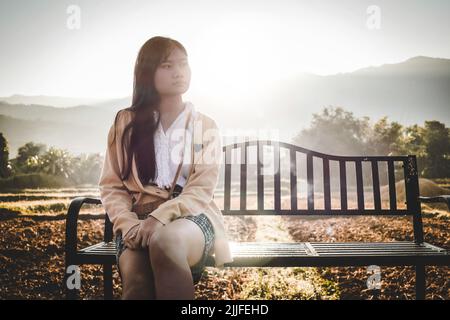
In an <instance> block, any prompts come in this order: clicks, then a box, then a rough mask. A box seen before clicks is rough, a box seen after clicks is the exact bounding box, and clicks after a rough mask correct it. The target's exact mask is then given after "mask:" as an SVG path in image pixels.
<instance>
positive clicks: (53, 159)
mask: <svg viewBox="0 0 450 320" xmlns="http://www.w3.org/2000/svg"><path fill="white" fill-rule="evenodd" d="M39 163H40V171H42V172H44V173H47V174H51V175H57V176H64V177H66V178H68V177H69V176H71V175H72V172H73V166H72V165H73V158H72V157H71V156H70V154H69V152H68V151H67V150H63V149H57V148H55V147H51V148H50V149H49V150H48V151H47V152H46V153H45V154H43V155H42V156H41V157H40V160H39Z"/></svg>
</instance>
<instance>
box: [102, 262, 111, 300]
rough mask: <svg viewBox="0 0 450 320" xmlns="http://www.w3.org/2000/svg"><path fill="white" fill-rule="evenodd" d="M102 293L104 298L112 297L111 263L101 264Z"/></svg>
mask: <svg viewBox="0 0 450 320" xmlns="http://www.w3.org/2000/svg"><path fill="white" fill-rule="evenodd" d="M103 294H104V297H105V300H112V299H113V279H112V265H111V264H104V265H103Z"/></svg>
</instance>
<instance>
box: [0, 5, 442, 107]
mask: <svg viewBox="0 0 450 320" xmlns="http://www.w3.org/2000/svg"><path fill="white" fill-rule="evenodd" d="M70 5H76V6H77V8H79V9H80V16H79V17H80V20H79V21H80V28H79V29H71V28H69V27H68V20H69V22H73V21H74V20H71V18H73V17H74V14H73V13H72V12H69V13H68V12H67V10H68V8H69V7H70ZM371 5H375V6H377V8H379V13H380V15H379V17H380V19H379V20H373V19H376V13H374V11H370V13H368V12H367V10H368V8H369V6H371ZM368 20H369V25H371V26H374V25H375V26H376V25H377V24H376V23H377V21H379V26H380V28H379V29H377V28H375V29H374V28H370V27H368ZM374 21H375V24H374ZM449 21H450V1H448V0H442V1H437V0H434V1H433V0H427V1H425V0H423V1H418V0H404V1H403V0H402V1H398V0H395V1H394V0H387V1H380V0H375V1H374V0H371V1H365V0H353V1H344V0H340V1H336V0H330V1H317V0H315V1H300V0H292V1H288V0H264V1H261V0H258V1H253V0H252V1H243V0H241V1H236V0H219V1H218V0H209V1H195V0H189V1H173V0H172V1H171V0H164V1H156V0H151V1H129V0H127V1H122V0H120V1H112V0H108V1H106V0H105V1H94V0H88V1H76V0H71V1H62V0H53V1H37V0H30V1H20V0H1V2H0V26H1V27H0V37H1V50H0V70H1V78H0V96H9V95H12V94H26V95H41V94H42V95H56V96H69V97H98V98H116V97H123V96H127V95H130V94H131V89H132V73H133V66H134V61H135V59H136V55H137V52H138V50H139V48H140V47H141V45H142V44H143V43H144V42H145V41H146V40H147V39H149V38H151V37H153V36H156V35H161V36H168V37H171V38H174V39H177V40H178V41H180V42H181V43H182V44H183V45H184V46H185V47H186V49H187V51H188V55H189V62H190V65H191V69H192V81H191V87H190V90H192V91H194V92H197V93H199V92H208V93H209V94H214V92H223V91H224V90H230V91H233V92H235V93H238V94H239V93H241V94H245V93H246V92H248V90H251V88H252V86H259V87H261V86H265V85H270V84H271V83H273V82H275V81H277V80H280V79H282V78H284V77H289V76H291V75H293V74H296V73H299V72H312V73H316V74H322V75H326V74H333V73H338V72H349V71H353V70H355V69H358V68H361V67H366V66H369V65H380V64H384V63H395V62H400V61H404V60H406V59H408V58H410V57H413V56H417V55H426V56H431V57H443V58H450V42H449V41H448V35H449V34H450V23H449ZM277 83H280V82H279V81H278V82H277Z"/></svg>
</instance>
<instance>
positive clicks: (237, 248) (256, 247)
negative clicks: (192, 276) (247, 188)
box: [77, 241, 450, 267]
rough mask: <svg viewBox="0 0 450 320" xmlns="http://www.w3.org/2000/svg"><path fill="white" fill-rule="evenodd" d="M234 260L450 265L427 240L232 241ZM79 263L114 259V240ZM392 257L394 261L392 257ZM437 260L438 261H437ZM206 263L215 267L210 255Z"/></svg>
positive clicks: (83, 253) (88, 251) (449, 256)
mask: <svg viewBox="0 0 450 320" xmlns="http://www.w3.org/2000/svg"><path fill="white" fill-rule="evenodd" d="M230 249H231V252H232V255H233V258H234V262H233V263H231V264H227V265H226V266H230V267H231V266H234V267H238V266H243V267H244V266H254V267H258V266H261V267H263V266H307V265H308V264H309V265H310V266H321V265H324V266H325V265H330V266H332V265H342V266H345V265H365V263H380V264H381V263H382V264H385V265H390V264H391V263H392V265H395V264H398V263H401V262H404V263H405V265H406V264H413V263H414V262H416V261H417V259H433V261H437V262H438V264H440V263H442V264H444V265H445V264H448V263H449V261H450V252H448V251H447V250H445V249H443V248H439V247H436V246H434V245H430V244H428V243H422V244H416V243H414V242H408V241H398V242H366V243H365V242H328V243H324V242H289V243H280V242H232V241H230ZM77 255H78V257H79V260H80V263H84V264H102V263H105V262H109V263H111V262H112V263H114V262H115V243H114V242H107V243H105V242H100V243H97V244H94V245H92V246H89V247H86V248H84V249H81V250H79V251H78V254H77ZM389 259H391V260H389ZM437 259H438V260H437ZM206 266H214V257H208V260H207V263H206Z"/></svg>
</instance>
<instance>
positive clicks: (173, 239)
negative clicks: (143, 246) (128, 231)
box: [149, 219, 205, 300]
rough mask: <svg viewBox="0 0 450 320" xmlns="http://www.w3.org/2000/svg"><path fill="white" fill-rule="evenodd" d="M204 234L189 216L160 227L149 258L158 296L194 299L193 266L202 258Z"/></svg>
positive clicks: (152, 239)
mask: <svg viewBox="0 0 450 320" xmlns="http://www.w3.org/2000/svg"><path fill="white" fill-rule="evenodd" d="M204 247H205V237H204V235H203V232H202V231H201V229H200V227H199V226H198V225H197V224H196V223H195V222H193V221H191V220H188V219H177V220H174V221H172V222H171V223H169V224H167V225H166V226H165V227H163V228H160V229H158V230H157V232H156V233H155V234H154V235H153V236H152V238H151V240H150V246H149V251H150V261H151V265H152V266H153V271H154V275H155V278H154V279H155V288H156V298H157V299H189V300H193V299H194V293H195V292H194V283H193V279H192V273H191V269H190V267H192V266H194V265H195V264H196V263H197V262H199V261H200V259H201V258H202V255H203V250H204Z"/></svg>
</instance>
